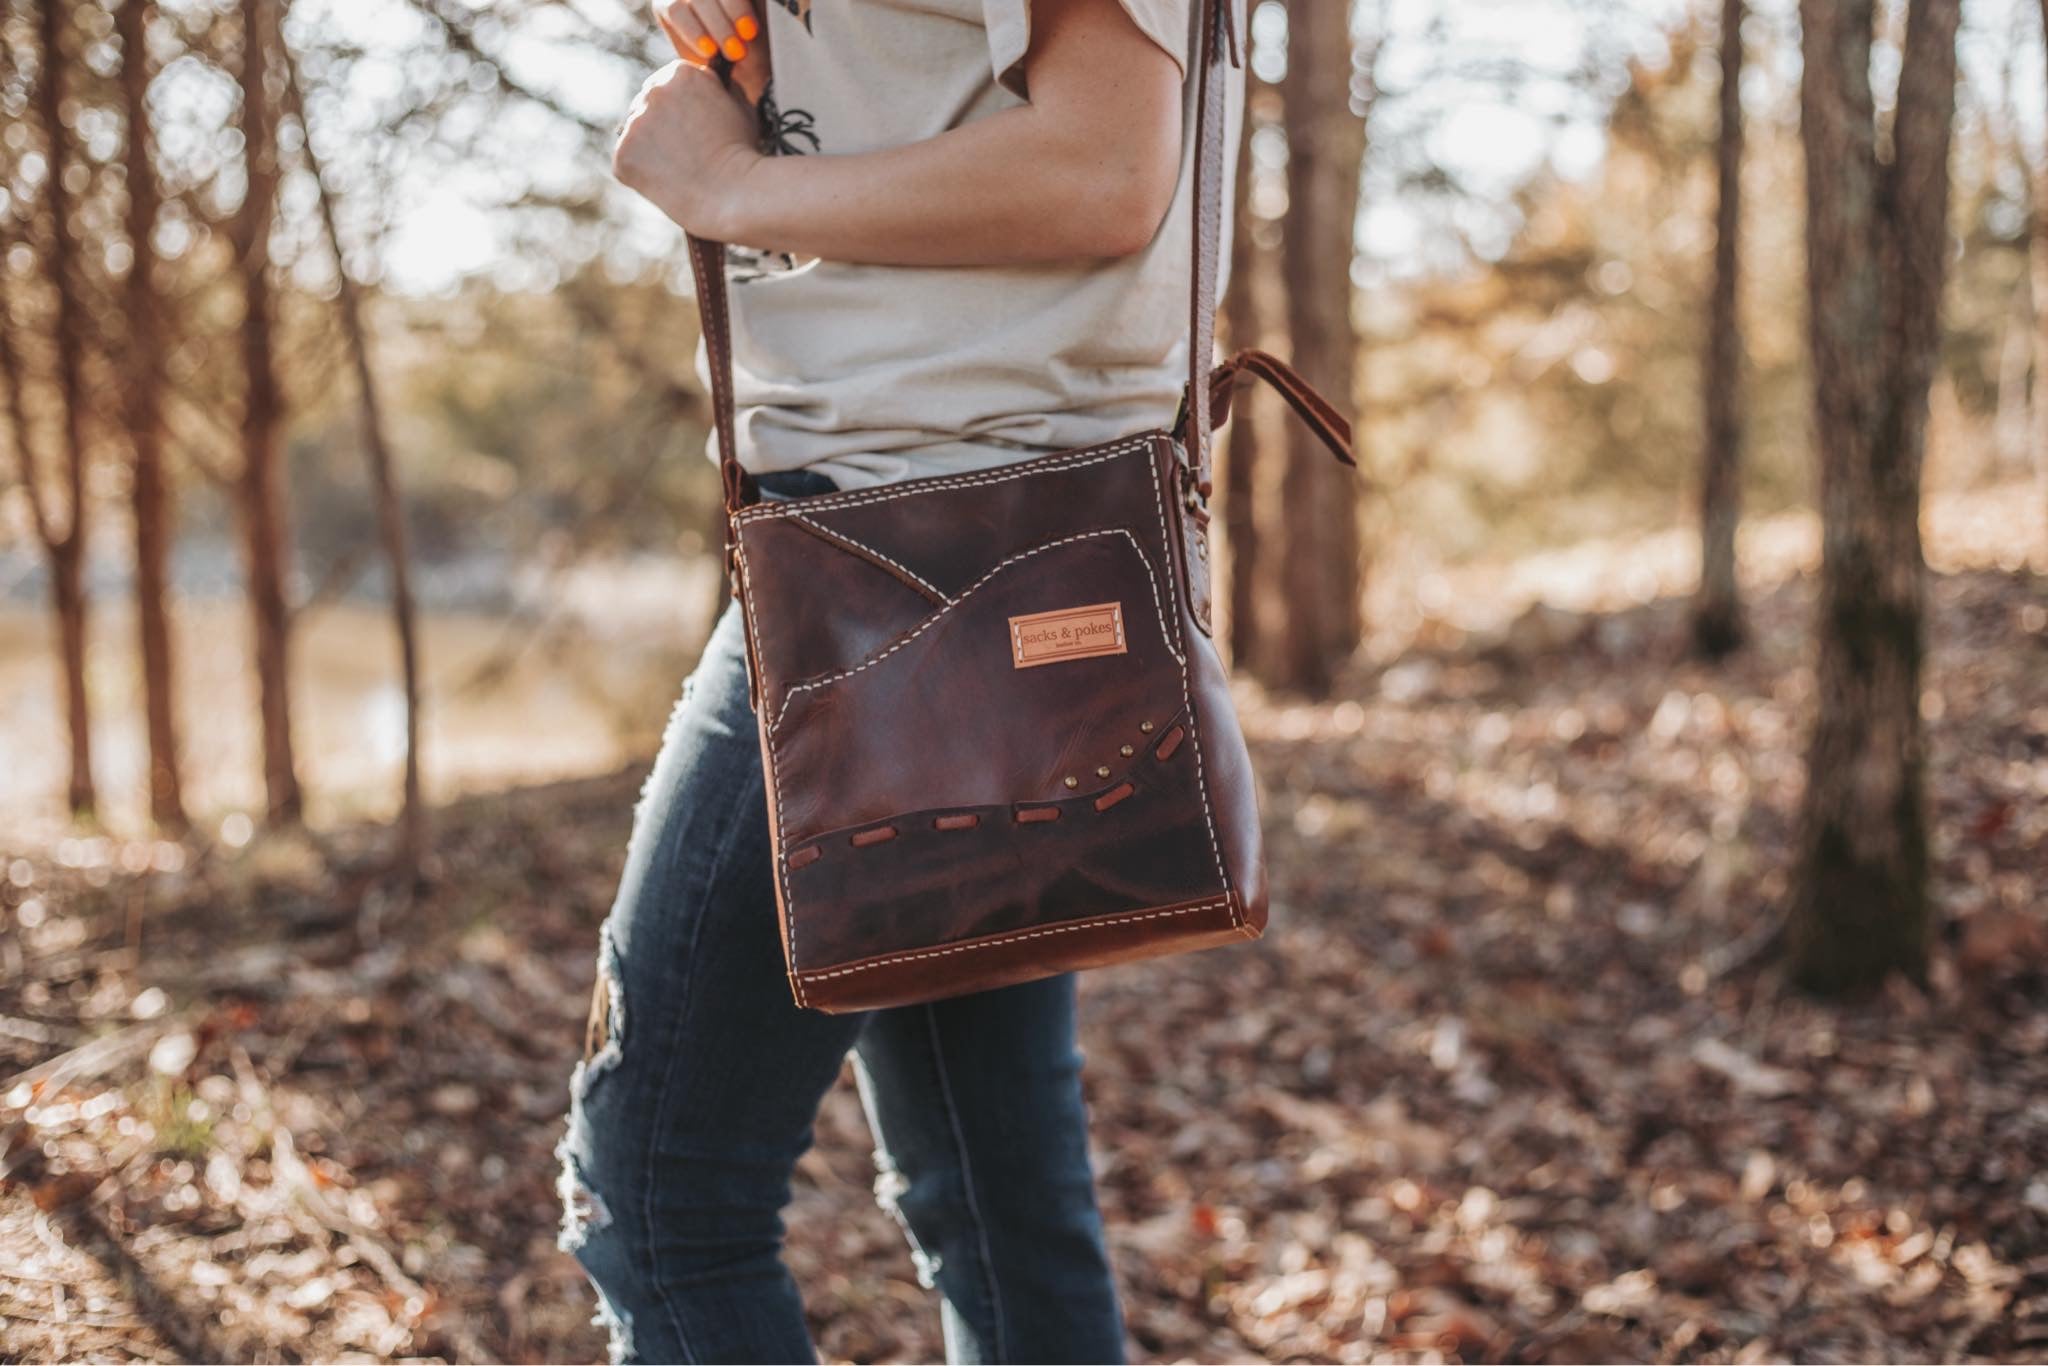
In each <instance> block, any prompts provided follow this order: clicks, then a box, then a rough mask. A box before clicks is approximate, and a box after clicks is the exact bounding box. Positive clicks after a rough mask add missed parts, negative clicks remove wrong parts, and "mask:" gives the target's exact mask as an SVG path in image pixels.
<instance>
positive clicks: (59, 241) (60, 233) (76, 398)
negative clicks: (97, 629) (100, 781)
mask: <svg viewBox="0 0 2048 1366" xmlns="http://www.w3.org/2000/svg"><path fill="white" fill-rule="evenodd" d="M38 12H39V13H40V15H41V20H42V24H41V36H42V49H43V72H42V79H41V81H39V82H38V83H37V92H36V93H37V98H38V102H39V106H40V111H41V114H42V120H43V136H44V137H45V138H46V139H47V140H48V144H49V156H50V174H49V176H48V177H47V178H46V179H45V181H44V185H43V194H44V201H43V202H44V204H45V205H46V206H47V207H48V209H49V228H50V231H49V240H50V280H51V283H53V284H54V285H55V286H56V290H57V307H56V313H55V315H54V317H53V319H52V321H51V330H52V333H53V340H54V342H55V344H56V359H57V391H58V399H59V402H60V403H61V405H62V408H63V425H62V429H61V430H62V433H63V452H62V453H63V458H64V486H65V494H66V497H67V499H68V501H69V505H70V523H69V525H68V526H67V527H66V528H64V529H63V530H62V531H61V532H56V529H55V527H54V525H53V524H46V527H45V530H46V531H49V532H52V533H54V534H51V535H48V536H46V537H45V541H44V544H45V546H46V547H47V549H48V551H49V560H50V589H51V600H52V605H53V606H54V607H55V609H56V614H57V641H58V660H59V667H60V668H61V670H62V686H63V693H64V717H65V723H66V726H67V727H68V728H69V730H70V737H71V781H70V787H69V790H68V793H67V798H68V800H69V803H70V806H71V811H72V814H74V815H78V816H87V815H90V814H92V811H93V809H94V807H95V806H96V805H97V804H98V803H97V797H96V794H95V792H94V790H93V781H92V703H91V698H90V696H89V694H88V692H87V688H86V676H85V669H86V639H87V617H88V613H89V610H90V602H89V600H88V595H87V590H86V585H85V568H86V553H85V552H86V526H87V523H88V521H89V520H90V519H89V518H88V517H87V515H86V506H85V461H86V441H85V408H84V401H83V393H84V367H85V328H86V312H85V307H84V301H83V300H82V299H80V298H79V290H80V289H81V288H82V281H81V279H80V277H79V273H78V270H77V268H76V252H75V250H74V247H75V244H74V242H73V239H72V231H73V225H72V221H71V194H70V191H69V189H68V188H67V186H66V185H65V180H64V178H65V174H66V173H67V172H68V171H69V170H70V168H71V166H72V164H73V156H72V145H71V144H72V139H71V130H70V129H69V128H67V127H66V126H65V124H64V72H65V70H66V69H67V68H68V67H69V66H70V56H69V54H68V53H66V52H65V51H64V27H65V25H64V22H63V19H64V16H65V15H67V14H69V13H70V12H71V11H70V7H69V6H68V5H61V4H56V3H54V2H53V0H45V3H43V4H42V5H40V6H38Z"/></svg>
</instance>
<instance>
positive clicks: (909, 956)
mask: <svg viewBox="0 0 2048 1366" xmlns="http://www.w3.org/2000/svg"><path fill="white" fill-rule="evenodd" d="M1222 905H1228V906H1229V907H1230V923H1231V926H1232V928H1235V927H1236V925H1237V898H1236V897H1234V896H1226V897H1224V898H1222V899H1221V900H1219V901H1204V902H1202V903H1201V904H1200V905H1196V906H1175V907H1173V908H1172V909H1171V910H1165V911H1138V912H1131V911H1120V912H1117V913H1115V914H1112V915H1095V916H1090V917H1088V918H1087V919H1086V920H1076V921H1074V922H1072V923H1071V924H1066V925H1045V926H1042V927H1040V928H1038V929H1035V930H1016V931H1013V932H1011V933H1009V934H1004V935H998V936H996V937H995V938H993V939H977V940H975V941H974V942H972V943H969V944H953V945H950V946H948V947H946V948H943V949H909V950H905V951H904V952H902V953H892V954H889V955H888V956H887V957H883V958H877V959H874V960H873V961H871V962H867V963H855V964H854V965H853V966H851V967H845V968H832V969H829V970H828V971H825V972H809V973H803V974H801V975H802V976H805V977H808V978H810V979H811V980H812V981H814V982H822V981H824V980H825V979H826V978H828V977H845V976H848V975H850V974H852V973H856V972H867V971H869V970H870V969H872V968H886V967H889V966H891V965H893V964H896V963H914V962H917V961H918V960H919V959H921V958H944V957H945V956H946V955H947V954H949V953H972V952H974V951H975V950H976V949H993V948H997V947H999V946H1001V945H1003V944H1014V943H1017V942H1019V941H1020V940H1025V939H1037V938H1039V937H1041V936H1043V935H1048V934H1067V933H1069V932H1071V931H1073V930H1091V929H1099V928H1100V927H1102V926H1104V925H1121V924H1125V923H1133V924H1134V923H1136V922H1137V921H1140V920H1157V919H1159V918H1160V917H1162V916H1171V915H1193V914H1194V913H1195V912H1197V911H1213V910H1215V909H1216V908H1217V907H1218V906H1222Z"/></svg>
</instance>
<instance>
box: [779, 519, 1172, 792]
mask: <svg viewBox="0 0 2048 1366" xmlns="http://www.w3.org/2000/svg"><path fill="white" fill-rule="evenodd" d="M1097 536H1121V537H1123V538H1124V539H1125V540H1127V541H1129V542H1130V543H1131V550H1132V551H1133V552H1134V553H1136V555H1137V557H1138V563H1139V564H1141V565H1143V566H1145V577H1146V578H1147V579H1148V580H1150V581H1151V584H1152V610H1153V611H1154V612H1156V613H1158V616H1159V639H1160V642H1161V643H1162V644H1164V645H1165V646H1166V648H1167V651H1168V652H1169V653H1170V654H1172V655H1173V657H1174V659H1175V660H1176V661H1177V662H1179V664H1180V666H1181V694H1182V696H1183V697H1185V696H1186V694H1187V656H1186V655H1184V654H1182V653H1181V652H1180V651H1178V650H1175V649H1174V648H1173V647H1174V639H1175V633H1173V632H1171V631H1169V630H1168V629H1167V625H1166V605H1165V603H1164V602H1162V601H1161V600H1160V597H1159V576H1158V575H1157V574H1155V573H1153V572H1152V561H1150V560H1148V559H1146V558H1145V550H1144V547H1142V546H1140V545H1139V544H1138V538H1137V537H1135V536H1133V535H1131V533H1130V532H1128V531H1126V530H1124V529H1123V528H1122V527H1108V528H1105V529H1103V530H1100V531H1081V532H1076V533H1075V534H1074V535H1072V536H1062V537H1061V538H1060V539H1059V540H1057V541H1047V542H1046V543H1045V544H1044V545H1038V546H1033V547H1032V548H1031V549H1029V550H1022V551H1019V552H1018V553H1017V554H1015V555H1012V556H1010V558H1009V559H1007V560H1004V561H1003V562H1002V563H1001V564H998V565H997V566H996V567H995V568H993V569H991V570H989V571H988V572H987V573H986V574H983V575H982V576H981V577H980V578H978V579H976V580H975V581H974V583H973V584H972V585H971V586H970V587H969V588H968V589H967V591H966V592H964V593H962V594H961V595H960V596H959V597H957V598H954V599H953V600H952V601H950V602H948V603H947V604H946V605H945V606H944V607H941V608H940V609H939V610H938V611H936V612H934V613H932V614H931V615H930V616H929V617H926V618H925V619H924V621H923V622H922V623H921V624H920V625H919V626H918V628H917V629H916V630H915V631H912V632H911V633H910V634H909V635H907V636H905V637H903V639H901V640H899V641H897V642H896V643H895V644H894V645H891V646H890V647H889V648H888V649H886V650H884V651H882V652H881V653H880V654H878V655H876V656H875V657H874V658H872V659H869V660H867V661H865V662H863V663H861V664H857V665H855V666H854V667H853V668H851V669H842V670H840V671H839V672H838V673H836V674H827V675H826V676H825V677H823V678H814V679H811V680H810V681H809V682H806V683H797V684H793V685H792V686H791V687H790V689H789V691H788V692H786V693H784V694H783V695H782V705H781V706H780V707H779V708H777V709H776V712H775V720H774V721H773V722H772V723H771V724H770V725H769V727H768V733H769V734H770V735H771V736H772V735H773V734H774V733H775V732H776V731H778V730H780V729H782V723H783V720H784V719H785V718H787V717H788V715H789V708H790V704H791V703H793V702H794V701H796V695H797V694H798V693H800V692H809V691H810V690H811V689H813V688H822V687H826V686H827V685H829V684H833V683H838V682H841V681H843V680H845V679H848V678H851V677H853V676H854V675H855V674H857V673H861V672H864V671H865V670H868V669H872V668H874V667H875V665H877V664H880V663H881V662H882V661H883V660H885V659H887V658H888V657H889V656H890V655H893V654H895V653H896V652H897V651H898V650H900V649H902V648H903V647H904V646H906V645H908V644H910V642H911V641H913V640H916V639H917V638H918V637H919V636H921V635H923V634H924V633H925V632H926V631H929V630H930V629H931V628H932V627H934V626H936V625H938V623H939V619H940V618H941V617H944V616H945V615H946V614H947V613H948V612H951V611H952V610H953V609H954V608H956V607H958V606H959V605H960V604H961V603H963V602H965V601H967V599H969V598H971V597H973V596H974V594H975V592H976V590H978V589H979V588H981V587H982V585H984V584H986V583H987V582H988V581H989V580H990V579H992V578H994V577H995V576H996V575H997V574H999V573H1001V572H1002V571H1003V570H1005V569H1007V568H1009V567H1010V566H1011V565H1013V564H1015V563H1017V562H1018V561H1019V560H1028V559H1030V558H1031V557H1032V556H1033V555H1038V554H1042V553H1043V552H1045V551H1048V550H1057V549H1058V548H1059V547H1061V546H1063V545H1070V544H1072V543H1073V542H1075V541H1086V540H1091V539H1093V538H1094V537H1097ZM1207 800H1208V799H1207V798H1206V797H1204V798H1203V801H1204V803H1206V802H1207Z"/></svg>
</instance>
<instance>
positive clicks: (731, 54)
mask: <svg viewBox="0 0 2048 1366" xmlns="http://www.w3.org/2000/svg"><path fill="white" fill-rule="evenodd" d="M746 55H747V45H746V44H745V43H743V42H741V41H740V40H739V39H737V38H728V39H726V40H725V58H726V60H727V61H729V62H737V61H743V60H745V58H746Z"/></svg>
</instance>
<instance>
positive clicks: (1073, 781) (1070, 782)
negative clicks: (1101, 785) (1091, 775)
mask: <svg viewBox="0 0 2048 1366" xmlns="http://www.w3.org/2000/svg"><path fill="white" fill-rule="evenodd" d="M1060 781H1061V782H1063V783H1065V784H1066V785H1067V786H1068V787H1079V786H1080V785H1081V780H1080V779H1079V778H1076V777H1075V776H1074V775H1073V774H1071V773H1070V774H1068V775H1067V776H1066V777H1064V778H1062V779H1060Z"/></svg>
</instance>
